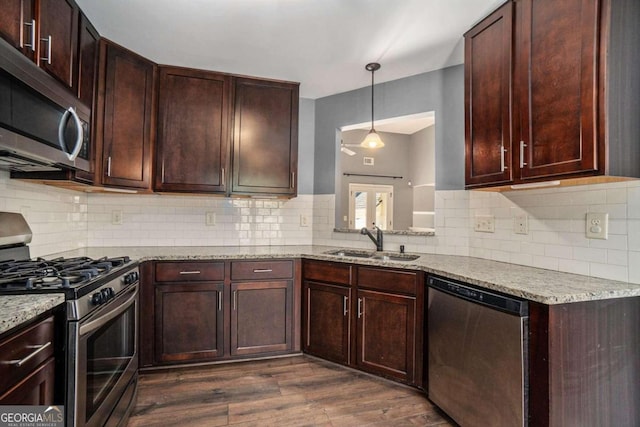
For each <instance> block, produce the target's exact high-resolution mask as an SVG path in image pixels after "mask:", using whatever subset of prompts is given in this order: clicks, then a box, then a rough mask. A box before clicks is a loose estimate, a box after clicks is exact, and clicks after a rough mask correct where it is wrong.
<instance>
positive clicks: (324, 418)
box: [128, 356, 454, 427]
mask: <svg viewBox="0 0 640 427" xmlns="http://www.w3.org/2000/svg"><path fill="white" fill-rule="evenodd" d="M171 425H176V426H177V425H179V426H227V425H233V426H363V425H375V426H394V427H395V426H453V425H454V424H453V423H451V422H450V421H449V420H447V419H446V418H445V416H444V415H442V413H441V412H440V411H439V410H437V409H436V408H435V407H434V406H433V405H432V404H431V403H430V402H429V401H428V400H427V399H426V398H425V397H424V394H423V393H421V392H420V391H418V390H414V389H412V388H409V387H405V386H402V385H399V384H395V383H393V382H390V381H386V380H383V379H379V378H375V377H372V376H369V375H366V374H363V373H360V372H357V371H354V370H351V369H347V368H344V367H342V366H339V365H335V364H333V363H330V362H325V361H323V360H319V359H315V358H312V357H308V356H295V357H288V358H282V359H271V360H263V361H253V362H241V363H231V364H225V365H214V366H207V367H198V368H184V369H174V370H171V371H159V372H148V373H144V374H142V375H141V376H140V383H139V388H138V402H137V405H136V407H135V409H134V411H133V414H132V415H131V418H130V420H129V425H128V426H129V427H136V426H171Z"/></svg>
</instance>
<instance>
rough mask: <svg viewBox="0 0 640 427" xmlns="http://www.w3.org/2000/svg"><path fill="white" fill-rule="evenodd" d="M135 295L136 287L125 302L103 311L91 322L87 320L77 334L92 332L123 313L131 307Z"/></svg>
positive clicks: (82, 334)
mask: <svg viewBox="0 0 640 427" xmlns="http://www.w3.org/2000/svg"><path fill="white" fill-rule="evenodd" d="M137 297H138V290H137V289H136V290H135V292H134V293H133V295H131V297H129V299H127V300H126V301H125V302H123V303H122V304H120V305H118V307H116V308H114V309H113V310H111V311H109V312H107V313H105V314H104V315H103V316H100V317H98V318H97V319H95V320H92V321H91V322H88V323H86V324H84V325H82V326H80V329H79V331H78V332H79V335H80V336H84V335H86V334H88V333H90V332H93V331H95V330H96V329H99V328H101V327H102V326H104V325H105V324H106V323H107V322H109V321H110V320H112V319H114V318H116V317H118V316H119V315H121V314H122V313H124V312H125V311H126V310H127V309H128V308H129V307H131V305H132V304H134V303H135V301H136V298H137Z"/></svg>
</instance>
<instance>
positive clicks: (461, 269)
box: [47, 246, 640, 304]
mask: <svg viewBox="0 0 640 427" xmlns="http://www.w3.org/2000/svg"><path fill="white" fill-rule="evenodd" d="M333 249H338V248H335V247H329V246H239V247H238V246H233V247H222V246H204V247H104V248H99V247H94V248H86V249H79V250H75V251H69V252H64V253H61V254H55V255H51V256H49V257H47V258H54V257H56V256H66V257H70V256H90V257H92V258H98V257H101V256H123V255H128V256H130V257H131V258H132V259H137V260H140V261H146V260H187V259H189V260H212V259H231V258H233V259H256V258H258V259H259V258H307V259H319V260H329V261H340V262H347V263H354V264H364V265H378V266H386V267H396V268H405V269H410V270H421V271H425V272H427V273H433V274H438V275H441V276H445V277H448V278H451V279H456V280H460V281H463V282H467V283H470V284H473V285H477V286H481V287H483V288H486V289H492V290H496V291H499V292H504V293H506V294H509V295H513V296H516V297H521V298H525V299H528V300H531V301H536V302H540V303H543V304H563V303H569V302H578V301H593V300H601V299H610V298H623V297H637V296H640V284H634V283H627V282H619V281H614V280H607V279H599V278H595V277H588V276H580V275H576V274H569V273H561V272H557V271H551V270H544V269H540V268H533V267H525V266H520V265H516V264H508V263H503V262H496V261H489V260H485V259H480V258H471V257H462V256H452V255H433V254H419V255H420V258H418V259H417V260H415V261H382V260H372V259H366V258H364V259H363V258H351V257H341V256H336V255H327V254H325V252H326V251H330V250H333ZM416 255H418V254H416Z"/></svg>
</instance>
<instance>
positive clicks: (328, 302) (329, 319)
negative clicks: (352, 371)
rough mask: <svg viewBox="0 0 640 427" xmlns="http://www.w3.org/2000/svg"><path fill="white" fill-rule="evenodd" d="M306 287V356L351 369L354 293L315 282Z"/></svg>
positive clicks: (340, 287)
mask: <svg viewBox="0 0 640 427" xmlns="http://www.w3.org/2000/svg"><path fill="white" fill-rule="evenodd" d="M303 287H304V290H303V295H304V298H305V301H304V304H303V306H304V307H305V313H304V316H303V317H304V318H305V319H307V321H306V322H305V327H304V329H303V333H304V338H303V343H304V344H303V345H304V350H305V352H307V353H309V354H313V355H315V356H318V357H321V358H323V359H327V360H331V361H332V362H336V363H341V364H343V365H348V364H349V358H350V357H349V338H350V336H351V335H350V333H349V332H350V325H351V321H350V319H351V309H350V304H351V289H350V288H348V287H345V286H338V285H333V284H329V283H320V282H312V281H305V282H304V284H303Z"/></svg>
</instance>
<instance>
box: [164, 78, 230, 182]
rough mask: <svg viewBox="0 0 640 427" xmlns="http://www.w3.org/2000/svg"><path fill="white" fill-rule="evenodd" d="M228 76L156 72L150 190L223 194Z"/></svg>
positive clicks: (227, 127) (227, 120)
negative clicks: (155, 136)
mask: <svg viewBox="0 0 640 427" xmlns="http://www.w3.org/2000/svg"><path fill="white" fill-rule="evenodd" d="M230 85H231V78H230V77H229V76H225V75H221V74H215V73H207V72H200V71H195V70H185V69H180V68H172V67H161V68H160V91H159V104H160V107H159V113H158V114H159V115H158V117H159V123H158V148H157V160H156V177H155V189H156V190H160V191H189V192H214V193H216V192H217V193H220V192H225V191H226V183H225V178H226V170H227V157H228V155H227V153H228V151H229V102H230Z"/></svg>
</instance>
